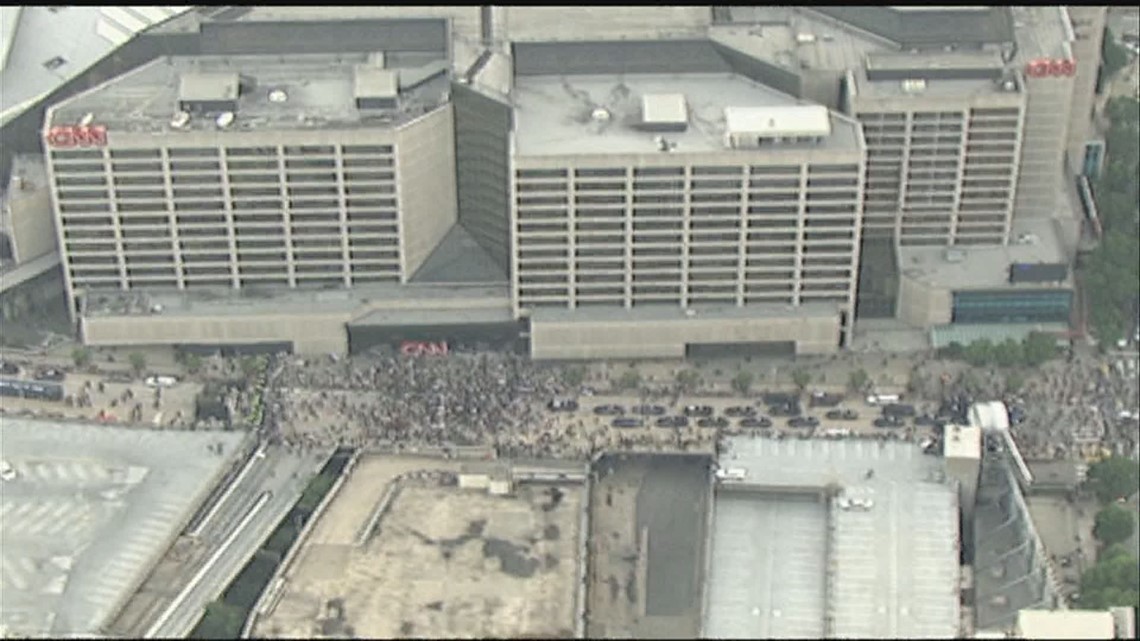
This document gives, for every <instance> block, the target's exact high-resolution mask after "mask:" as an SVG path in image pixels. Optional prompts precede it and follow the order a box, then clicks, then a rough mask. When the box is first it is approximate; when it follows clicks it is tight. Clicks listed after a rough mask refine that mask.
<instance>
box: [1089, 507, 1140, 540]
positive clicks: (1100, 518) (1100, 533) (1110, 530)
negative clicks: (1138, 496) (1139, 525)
mask: <svg viewBox="0 0 1140 641" xmlns="http://www.w3.org/2000/svg"><path fill="white" fill-rule="evenodd" d="M1135 531H1136V522H1135V521H1134V519H1133V518H1132V513H1131V512H1129V511H1128V510H1126V509H1124V508H1122V507H1120V506H1119V505H1116V504H1109V505H1107V506H1105V507H1104V508H1102V509H1101V510H1100V511H1099V512H1097V513H1096V521H1095V525H1093V536H1095V537H1096V539H1097V540H1098V541H1100V542H1101V543H1104V544H1105V545H1113V544H1115V543H1122V542H1124V541H1127V540H1128V538H1129V537H1131V536H1132V533H1133V532H1135Z"/></svg>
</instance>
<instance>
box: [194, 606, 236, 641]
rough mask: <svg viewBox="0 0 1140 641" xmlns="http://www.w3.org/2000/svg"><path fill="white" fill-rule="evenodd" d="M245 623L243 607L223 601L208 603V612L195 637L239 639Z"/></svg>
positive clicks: (195, 629)
mask: <svg viewBox="0 0 1140 641" xmlns="http://www.w3.org/2000/svg"><path fill="white" fill-rule="evenodd" d="M244 625H245V613H244V612H242V611H241V608H239V607H237V606H234V605H230V604H229V603H225V602H223V601H212V602H210V603H208V604H206V614H205V615H204V616H203V617H202V620H201V621H199V622H198V625H197V626H196V627H195V628H194V631H193V632H192V633H191V634H190V637H191V638H193V639H237V638H238V637H240V636H241V629H242V626H244Z"/></svg>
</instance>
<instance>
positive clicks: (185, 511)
mask: <svg viewBox="0 0 1140 641" xmlns="http://www.w3.org/2000/svg"><path fill="white" fill-rule="evenodd" d="M0 435H2V436H3V438H2V439H0V457H2V458H3V460H4V461H5V462H6V463H8V464H9V465H11V466H12V469H13V470H14V471H15V472H16V477H15V478H14V479H12V480H6V481H3V494H2V498H0V516H2V519H0V536H2V540H3V545H0V564H2V569H3V574H2V582H0V586H2V589H3V599H0V628H3V629H4V630H5V631H6V632H7V633H10V634H16V635H21V636H24V635H27V636H33V637H46V636H55V637H59V636H61V635H83V636H89V635H93V634H97V633H98V631H99V628H100V626H102V625H104V624H106V623H108V622H109V619H110V618H111V617H113V616H114V615H115V610H116V609H117V608H118V607H121V605H122V603H124V602H125V600H126V599H127V598H129V597H130V594H131V592H132V591H133V589H134V586H135V585H136V584H137V582H138V581H141V580H142V579H143V576H144V575H145V574H146V573H147V572H149V571H150V568H151V565H152V564H153V563H154V562H156V561H157V560H158V558H159V557H160V556H161V555H162V554H164V553H165V552H166V549H167V547H168V546H169V544H170V543H171V542H172V541H173V538H174V537H175V536H176V535H177V533H178V531H179V530H180V529H181V528H182V527H183V525H184V523H185V521H186V520H187V519H189V518H190V515H191V513H192V512H193V510H194V509H196V508H197V506H198V505H199V504H200V502H201V501H202V500H203V499H204V498H205V496H206V495H207V494H208V492H209V490H210V489H211V487H212V485H213V484H214V483H216V482H217V481H218V480H219V478H220V474H221V473H222V471H223V469H224V468H225V467H226V466H227V465H228V464H229V462H230V460H231V458H232V453H234V452H236V451H237V448H238V445H239V443H240V441H241V440H242V438H243V435H242V434H240V433H234V432H186V431H157V430H147V429H140V428H121V427H110V426H106V425H86V424H79V423H56V422H51V421H39V420H29V419H22V418H14V417H7V416H5V417H4V419H3V421H2V425H0ZM219 442H220V443H223V444H224V451H225V455H223V456H218V455H215V454H211V453H210V452H208V451H207V446H208V445H211V444H214V443H219Z"/></svg>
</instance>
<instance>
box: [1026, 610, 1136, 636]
mask: <svg viewBox="0 0 1140 641" xmlns="http://www.w3.org/2000/svg"><path fill="white" fill-rule="evenodd" d="M1016 636H1018V637H1019V638H1022V639H1113V638H1115V637H1116V626H1115V624H1114V623H1113V618H1112V613H1111V612H1109V611H1107V610H1104V611H1099V612H1095V611H1082V610H1021V611H1020V612H1018V613H1017V631H1016Z"/></svg>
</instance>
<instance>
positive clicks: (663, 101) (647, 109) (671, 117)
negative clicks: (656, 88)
mask: <svg viewBox="0 0 1140 641" xmlns="http://www.w3.org/2000/svg"><path fill="white" fill-rule="evenodd" d="M641 114H642V117H641V120H642V122H644V123H646V124H663V125H683V124H685V123H687V122H688V120H689V109H688V107H687V106H686V104H685V94H680V93H669V94H660V93H658V94H646V95H645V96H642V98H641Z"/></svg>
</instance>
